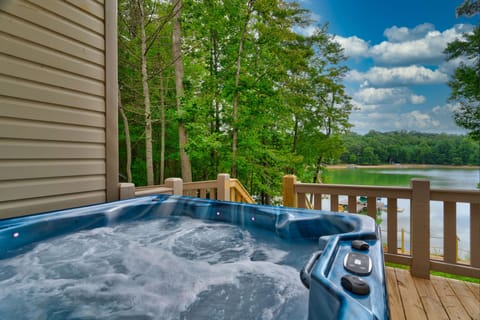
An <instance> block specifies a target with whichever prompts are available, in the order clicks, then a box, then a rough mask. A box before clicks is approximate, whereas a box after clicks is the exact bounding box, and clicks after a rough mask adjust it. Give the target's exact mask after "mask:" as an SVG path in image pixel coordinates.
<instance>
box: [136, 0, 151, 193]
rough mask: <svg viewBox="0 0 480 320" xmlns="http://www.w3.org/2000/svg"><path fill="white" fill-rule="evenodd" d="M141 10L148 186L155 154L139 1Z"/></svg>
mask: <svg viewBox="0 0 480 320" xmlns="http://www.w3.org/2000/svg"><path fill="white" fill-rule="evenodd" d="M138 6H139V9H140V21H139V22H140V31H141V55H142V57H141V58H142V86H143V100H144V104H145V161H146V164H147V184H148V185H149V186H150V185H153V152H152V113H151V105H150V90H149V87H148V73H147V37H146V35H145V13H144V10H143V1H142V0H139V1H138Z"/></svg>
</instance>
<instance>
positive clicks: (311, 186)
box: [295, 183, 412, 199]
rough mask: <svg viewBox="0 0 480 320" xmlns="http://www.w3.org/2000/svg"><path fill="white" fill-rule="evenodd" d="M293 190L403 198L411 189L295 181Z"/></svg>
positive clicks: (408, 194)
mask: <svg viewBox="0 0 480 320" xmlns="http://www.w3.org/2000/svg"><path fill="white" fill-rule="evenodd" d="M295 191H296V192H298V193H324V194H340V195H348V196H355V195H362V196H367V197H368V196H374V197H387V198H388V197H395V198H405V199H408V198H411V196H412V189H411V188H410V187H386V186H385V187H383V186H362V185H340V184H315V183H296V184H295Z"/></svg>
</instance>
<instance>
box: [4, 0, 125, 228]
mask: <svg viewBox="0 0 480 320" xmlns="http://www.w3.org/2000/svg"><path fill="white" fill-rule="evenodd" d="M106 2H107V3H108V5H109V6H110V7H113V8H115V4H112V2H111V0H107V1H106ZM106 5H107V4H104V3H103V1H93V0H70V1H60V0H48V1H45V0H14V1H11V0H10V1H6V2H5V1H3V2H1V4H0V219H2V218H7V217H13V216H19V215H27V214H32V213H39V212H45V211H51V210H59V209H63V208H69V207H75V206H81V205H87V204H93V203H98V202H105V201H106V200H107V193H112V190H107V189H108V188H109V187H107V186H108V185H110V186H114V185H115V181H116V179H115V177H113V178H110V179H111V181H107V177H108V175H109V174H110V176H112V175H113V174H115V166H113V167H111V168H110V169H109V165H108V163H109V162H111V161H112V160H110V159H109V157H107V156H106V153H107V150H109V149H112V150H115V149H114V148H112V147H109V144H110V145H111V144H112V141H115V140H116V139H115V138H116V137H114V136H113V135H115V134H116V132H115V130H116V128H115V127H113V128H107V122H109V123H115V119H116V118H115V117H114V116H113V117H112V114H113V113H112V108H111V107H110V109H109V108H108V107H107V100H109V101H110V102H109V103H110V104H112V102H115V100H114V99H112V98H109V97H107V96H106V92H111V93H109V94H112V93H115V90H114V89H115V88H116V87H113V89H112V88H110V89H109V90H107V87H106V86H107V80H108V79H115V77H113V76H112V75H108V73H107V71H106V69H110V70H113V69H114V67H112V66H110V67H108V68H107V66H106V61H107V59H106V54H107V51H108V50H107V49H108V48H106V47H107V46H106V43H107V32H106V30H107V29H106V21H105V17H106V16H107V14H106V12H107V11H106V9H105V6H106ZM114 14H115V12H113V13H110V17H111V16H112V15H114ZM109 23H110V25H111V24H112V22H109ZM110 30H112V27H110ZM110 33H112V32H110ZM113 36H114V37H116V33H115V34H114V35H113ZM113 36H112V34H110V35H109V37H110V38H112V37H113ZM110 41H111V40H110ZM114 49H115V50H116V47H115V48H114ZM114 58H115V59H114V61H116V56H115V57H114ZM113 107H114V108H115V110H114V111H115V112H116V105H114V106H113ZM109 133H110V135H111V136H110V137H109V136H107V135H108V134H109ZM117 157H118V155H115V154H113V155H111V159H113V161H114V160H115V159H116V158H117ZM117 174H118V173H117ZM117 179H118V178H117ZM110 189H111V187H110ZM113 193H115V191H114V190H113ZM109 198H110V199H114V198H115V196H113V198H112V196H109Z"/></svg>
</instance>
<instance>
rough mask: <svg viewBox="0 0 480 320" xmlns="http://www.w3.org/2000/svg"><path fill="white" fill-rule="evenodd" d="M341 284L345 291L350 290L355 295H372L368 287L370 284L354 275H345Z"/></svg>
mask: <svg viewBox="0 0 480 320" xmlns="http://www.w3.org/2000/svg"><path fill="white" fill-rule="evenodd" d="M341 283H342V287H343V288H344V289H345V290H348V291H350V292H353V293H355V294H359V295H367V294H369V293H370V286H369V285H368V283H366V282H365V281H363V280H362V279H360V278H358V277H355V276H352V275H344V276H343V277H342V279H341Z"/></svg>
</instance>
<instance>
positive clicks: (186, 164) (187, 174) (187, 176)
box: [172, 0, 192, 182]
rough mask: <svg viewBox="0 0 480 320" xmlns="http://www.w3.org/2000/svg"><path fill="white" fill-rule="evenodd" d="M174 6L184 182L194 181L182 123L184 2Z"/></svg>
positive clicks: (174, 2) (177, 98) (177, 91)
mask: <svg viewBox="0 0 480 320" xmlns="http://www.w3.org/2000/svg"><path fill="white" fill-rule="evenodd" d="M172 5H173V39H172V49H173V61H174V67H175V89H176V93H177V97H176V104H177V112H178V116H179V121H178V144H179V147H180V162H181V168H182V179H183V181H184V182H191V181H192V166H191V164H190V158H189V157H188V154H187V152H186V151H185V146H186V145H187V143H188V136H187V130H186V129H185V126H184V124H183V122H182V106H181V100H182V97H183V60H182V51H181V50H182V48H181V45H182V41H181V37H182V29H181V24H180V16H181V12H182V1H181V0H172Z"/></svg>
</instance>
